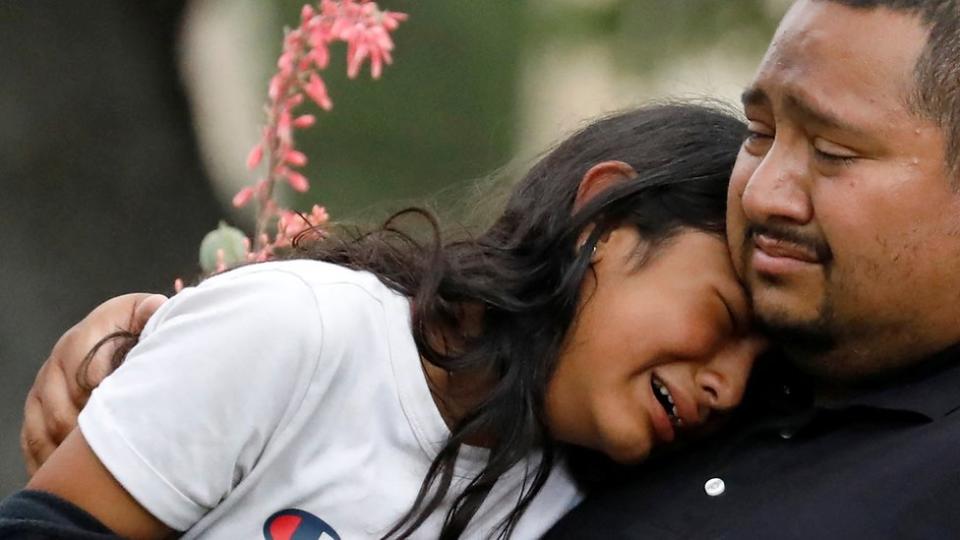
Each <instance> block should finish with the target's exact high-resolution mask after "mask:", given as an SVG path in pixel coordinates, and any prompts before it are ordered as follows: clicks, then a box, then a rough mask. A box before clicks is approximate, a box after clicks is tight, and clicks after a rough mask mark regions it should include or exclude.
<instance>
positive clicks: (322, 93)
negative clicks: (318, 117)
mask: <svg viewBox="0 0 960 540" xmlns="http://www.w3.org/2000/svg"><path fill="white" fill-rule="evenodd" d="M303 90H304V92H306V93H307V95H308V96H310V99H312V100H313V102H314V103H316V104H317V105H319V106H320V108H321V109H323V110H325V111H329V110H330V109H332V108H333V102H332V101H330V96H329V95H327V85H325V84H323V79H321V78H320V76H319V75H317V74H316V73H311V74H310V80H309V82H307V85H306V86H305V87H304V88H303Z"/></svg>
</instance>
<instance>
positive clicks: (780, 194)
mask: <svg viewBox="0 0 960 540" xmlns="http://www.w3.org/2000/svg"><path fill="white" fill-rule="evenodd" d="M801 146H802V145H800V144H799V142H797V143H793V144H791V143H789V142H787V141H784V142H780V141H775V142H774V144H773V146H772V147H771V148H770V151H769V152H767V155H766V156H764V158H763V160H762V161H761V162H760V165H759V166H758V167H757V168H756V169H755V170H754V171H753V174H752V175H751V176H750V178H749V179H748V180H747V183H746V185H745V186H744V188H743V193H742V195H741V204H742V207H743V212H744V215H746V217H747V219H748V220H749V221H750V222H752V223H770V222H786V223H791V224H798V225H803V224H805V223H807V222H809V221H810V220H811V219H813V206H812V205H811V203H810V198H809V193H808V188H809V177H810V172H809V168H808V166H807V159H806V154H807V152H805V151H804V149H803V148H801Z"/></svg>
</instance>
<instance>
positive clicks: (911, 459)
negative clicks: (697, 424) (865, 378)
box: [545, 349, 960, 540]
mask: <svg viewBox="0 0 960 540" xmlns="http://www.w3.org/2000/svg"><path fill="white" fill-rule="evenodd" d="M751 386H752V387H753V388H752V389H751V394H752V395H751V398H750V401H749V403H748V404H747V405H746V407H745V409H744V410H743V411H742V413H741V414H739V415H738V417H737V418H736V419H735V421H734V422H732V423H731V425H730V426H728V427H727V428H726V429H724V430H723V432H722V433H720V434H718V435H716V436H714V437H713V438H711V439H708V440H706V441H701V442H699V443H697V444H694V445H690V447H689V448H687V449H685V450H683V451H680V452H675V453H672V454H667V455H664V456H659V457H658V458H656V459H652V460H650V461H648V462H647V463H646V464H644V465H640V466H638V467H635V468H632V469H630V470H629V471H621V472H622V473H623V475H624V478H627V479H626V480H625V481H622V482H621V483H620V484H619V485H614V486H607V487H604V488H601V489H598V490H597V491H596V492H593V493H591V494H590V495H589V496H588V497H587V498H586V500H585V501H584V502H583V503H582V504H581V505H580V506H579V507H577V508H576V509H574V510H573V511H572V512H571V513H570V514H568V515H567V516H566V517H565V518H564V519H563V520H561V521H560V522H559V523H558V524H557V525H556V526H554V528H553V529H551V531H550V532H549V533H548V534H547V535H546V536H545V538H547V539H566V538H576V539H589V538H603V539H606V540H616V539H626V538H636V539H648V540H649V539H679V538H691V539H693V538H696V539H701V538H702V539H721V538H722V539H736V538H757V539H778V538H798V539H799V538H803V539H834V538H836V539H845V540H846V539H860V538H869V539H875V538H917V539H921V538H922V539H940V538H944V539H946V538H960V412H958V410H960V352H958V351H957V350H956V349H954V350H951V351H948V352H946V353H942V354H940V355H937V356H936V357H934V358H931V359H930V360H929V361H927V362H924V367H923V368H922V369H917V370H914V373H912V374H910V375H903V376H900V377H898V378H897V381H896V383H894V384H887V385H886V386H880V387H874V388H872V389H869V390H866V391H864V392H862V393H860V394H859V396H858V397H856V398H850V399H845V400H842V401H838V400H835V401H832V402H828V401H824V400H820V401H819V402H817V401H816V400H815V399H814V398H813V393H812V391H811V390H810V389H809V384H808V383H807V382H806V381H804V380H803V379H802V378H800V377H799V376H797V375H796V374H789V373H775V374H773V375H764V376H762V377H761V378H760V380H759V381H756V382H755V383H754V382H752V383H751Z"/></svg>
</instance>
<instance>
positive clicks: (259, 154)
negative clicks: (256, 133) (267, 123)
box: [247, 144, 263, 171]
mask: <svg viewBox="0 0 960 540" xmlns="http://www.w3.org/2000/svg"><path fill="white" fill-rule="evenodd" d="M262 159H263V145H261V144H257V145H256V146H254V147H253V148H251V149H250V153H249V154H247V168H248V169H250V170H251V171H252V170H253V169H256V168H257V165H260V161H261V160H262Z"/></svg>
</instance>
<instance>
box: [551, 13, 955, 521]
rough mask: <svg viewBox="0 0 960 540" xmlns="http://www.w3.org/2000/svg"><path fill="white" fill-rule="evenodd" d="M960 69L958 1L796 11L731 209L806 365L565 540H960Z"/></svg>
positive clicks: (758, 86) (745, 271)
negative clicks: (957, 505) (958, 498)
mask: <svg viewBox="0 0 960 540" xmlns="http://www.w3.org/2000/svg"><path fill="white" fill-rule="evenodd" d="M958 70H960V5H958V0H926V1H923V0H913V1H909V0H872V1H871V0H799V1H798V2H797V3H796V4H795V5H794V6H793V7H792V9H791V10H790V12H789V14H788V15H787V17H786V18H785V19H784V21H783V23H782V24H781V27H780V29H779V31H778V33H777V36H776V38H775V39H774V41H773V43H772V44H771V46H770V50H769V51H768V54H767V56H766V58H765V59H764V61H763V63H762V65H761V66H760V69H759V71H758V74H757V76H756V79H755V80H754V82H753V83H752V84H751V86H750V88H749V89H748V90H747V92H746V93H745V94H744V102H745V105H746V109H747V110H746V112H747V117H748V119H749V120H750V126H751V128H750V129H751V132H752V134H751V136H750V137H749V139H748V140H747V141H746V142H745V144H744V147H743V150H742V152H741V155H740V158H739V159H738V164H737V167H736V169H735V172H734V176H733V179H732V184H731V191H730V205H729V238H730V243H731V252H732V254H733V257H734V261H735V264H736V267H737V270H738V272H739V273H740V275H741V277H742V278H743V280H744V282H745V284H746V285H747V287H748V289H749V290H750V293H751V296H752V298H753V302H754V308H755V312H756V315H757V318H758V321H759V323H760V324H761V325H763V326H764V327H765V328H766V329H767V330H768V331H769V332H770V334H771V335H772V336H774V337H776V338H778V341H779V343H780V345H781V348H782V350H783V357H784V358H771V359H768V360H770V361H768V362H767V365H766V366H764V368H765V369H762V370H761V372H760V373H758V374H757V376H756V377H755V378H756V380H755V381H754V384H753V391H752V396H751V398H750V401H749V402H748V403H746V404H745V406H744V408H743V410H742V411H741V413H740V414H739V415H738V416H737V417H736V418H733V419H732V422H731V425H730V426H728V429H727V430H725V433H724V434H722V435H720V436H718V437H715V438H714V439H712V440H710V441H707V442H705V443H700V444H699V445H696V448H693V449H690V450H688V451H685V452H680V453H676V454H674V455H669V456H661V457H659V458H657V459H654V460H653V461H651V462H650V463H648V464H646V465H644V466H643V467H641V468H638V469H636V470H634V471H632V473H631V474H630V475H629V476H628V480H627V481H625V482H622V483H621V484H620V485H618V486H610V487H606V488H604V489H600V490H598V491H597V492H596V493H594V494H592V495H591V496H590V497H588V499H587V500H586V502H585V503H584V504H583V505H582V506H581V507H580V508H579V509H576V510H574V511H573V512H572V513H571V514H570V515H569V516H568V517H567V518H565V519H564V520H563V521H562V522H561V523H559V524H558V525H557V526H556V527H555V528H554V530H553V532H552V533H550V534H548V537H552V538H861V537H881V538H888V537H910V538H944V537H954V536H958V535H960V518H958V517H955V516H958V515H960V514H958V513H956V512H952V510H953V507H954V504H953V495H954V493H955V492H956V491H957V489H958V488H960V452H958V451H957V446H958V444H960V442H958V441H960V413H956V414H951V413H953V412H954V411H955V410H960V351H958V352H955V351H953V350H952V347H954V346H955V344H958V343H960V303H958V302H957V299H956V298H954V296H960V265H955V264H950V261H956V260H960V259H958V257H960V174H958V171H960V156H958V154H960V75H958ZM953 291H957V292H953ZM788 368H791V369H788ZM792 368H796V370H797V371H800V372H802V373H795V372H794V371H795V370H794V369H792ZM625 476H626V475H625Z"/></svg>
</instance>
